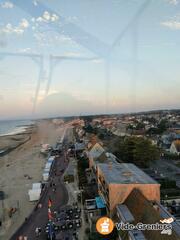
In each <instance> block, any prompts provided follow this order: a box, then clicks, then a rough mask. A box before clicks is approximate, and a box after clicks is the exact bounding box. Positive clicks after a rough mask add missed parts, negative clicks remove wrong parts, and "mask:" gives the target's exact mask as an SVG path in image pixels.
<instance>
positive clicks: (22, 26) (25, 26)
mask: <svg viewBox="0 0 180 240" xmlns="http://www.w3.org/2000/svg"><path fill="white" fill-rule="evenodd" d="M19 26H20V27H21V28H28V27H29V22H28V20H27V19H25V18H23V19H22V20H21V22H20V24H19Z"/></svg>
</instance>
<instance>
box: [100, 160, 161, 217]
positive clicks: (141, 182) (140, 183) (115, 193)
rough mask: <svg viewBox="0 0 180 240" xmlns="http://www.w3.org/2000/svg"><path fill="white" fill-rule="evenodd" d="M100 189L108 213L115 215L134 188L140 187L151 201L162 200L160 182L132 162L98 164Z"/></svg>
mask: <svg viewBox="0 0 180 240" xmlns="http://www.w3.org/2000/svg"><path fill="white" fill-rule="evenodd" d="M97 180H98V182H97V183H98V190H99V193H100V195H101V196H102V198H103V199H104V201H105V202H106V207H107V210H108V213H109V214H110V215H113V212H114V210H115V208H116V206H117V204H122V203H123V202H124V201H125V199H126V198H127V197H128V196H129V194H130V193H131V192H132V190H133V189H135V188H136V189H139V190H140V191H141V193H142V194H143V195H144V196H145V197H146V198H147V199H148V200H150V201H157V202H159V201H160V184H159V183H157V182H156V181H155V180H153V179H152V178H151V177H149V176H148V175H147V174H145V173H144V172H143V171H141V170H140V169H139V168H138V167H136V166H135V165H134V164H131V163H116V164H110V163H108V164H98V170H97Z"/></svg>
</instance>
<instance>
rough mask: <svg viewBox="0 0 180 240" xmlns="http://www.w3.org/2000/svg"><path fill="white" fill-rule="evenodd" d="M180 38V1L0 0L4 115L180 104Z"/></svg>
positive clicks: (0, 91) (0, 97)
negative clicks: (63, 58) (48, 84)
mask: <svg viewBox="0 0 180 240" xmlns="http://www.w3.org/2000/svg"><path fill="white" fill-rule="evenodd" d="M135 16H136V17H135ZM119 36H121V37H119ZM179 36H180V1H178V0H151V1H150V0H148V1H144V0H76V1H73V0H61V1H58V0H33V1H31V0H28V1H24V0H12V1H4V0H0V54H1V55H0V84H1V85H0V86H1V87H0V112H1V114H0V118H1V119H4V118H24V117H44V116H46V117H47V116H58V115H59V116H63V115H81V114H95V113H105V112H107V113H121V112H129V111H141V110H150V109H160V108H161V109H162V108H163V109H166V108H179V100H180V91H179V87H180V81H179V79H180V72H179V64H180V54H179V52H180V44H179V41H180V40H179V39H180V38H179ZM2 53H8V54H5V55H2ZM10 53H16V55H15V56H12V55H10ZM22 55H24V56H22ZM35 55H36V57H35ZM37 55H38V56H37ZM50 55H51V56H53V57H52V58H51V59H53V71H52V78H51V82H50V87H49V90H48V92H47V91H46V89H47V83H48V81H49V74H50V71H51V68H50ZM54 56H59V57H60V56H61V57H62V56H64V57H66V60H61V61H60V60H57V59H56V60H55V58H54ZM82 58H88V59H86V61H85V60H83V59H82ZM41 61H43V65H42V68H40V65H41ZM40 71H41V75H40V76H39V74H40ZM108 72H109V73H108ZM108 76H109V77H108ZM38 79H39V88H38V87H37V85H38ZM37 90H38V91H37ZM36 92H38V94H36ZM33 109H34V110H33Z"/></svg>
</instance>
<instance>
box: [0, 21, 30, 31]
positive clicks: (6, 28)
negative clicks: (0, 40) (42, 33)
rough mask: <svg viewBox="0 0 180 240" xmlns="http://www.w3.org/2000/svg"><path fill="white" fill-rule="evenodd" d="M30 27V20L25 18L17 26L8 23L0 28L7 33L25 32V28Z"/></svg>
mask: <svg viewBox="0 0 180 240" xmlns="http://www.w3.org/2000/svg"><path fill="white" fill-rule="evenodd" d="M28 27H29V22H28V21H27V20H26V19H25V18H23V19H22V20H21V21H20V23H19V24H18V25H17V26H13V25H12V24H11V23H7V24H6V25H5V26H4V27H3V28H2V29H0V32H1V33H7V34H12V33H15V34H23V33H24V31H25V29H27V28H28Z"/></svg>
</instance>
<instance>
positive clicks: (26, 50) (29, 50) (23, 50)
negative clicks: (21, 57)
mask: <svg viewBox="0 0 180 240" xmlns="http://www.w3.org/2000/svg"><path fill="white" fill-rule="evenodd" d="M18 52H19V53H29V52H31V48H22V49H19V50H18Z"/></svg>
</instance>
